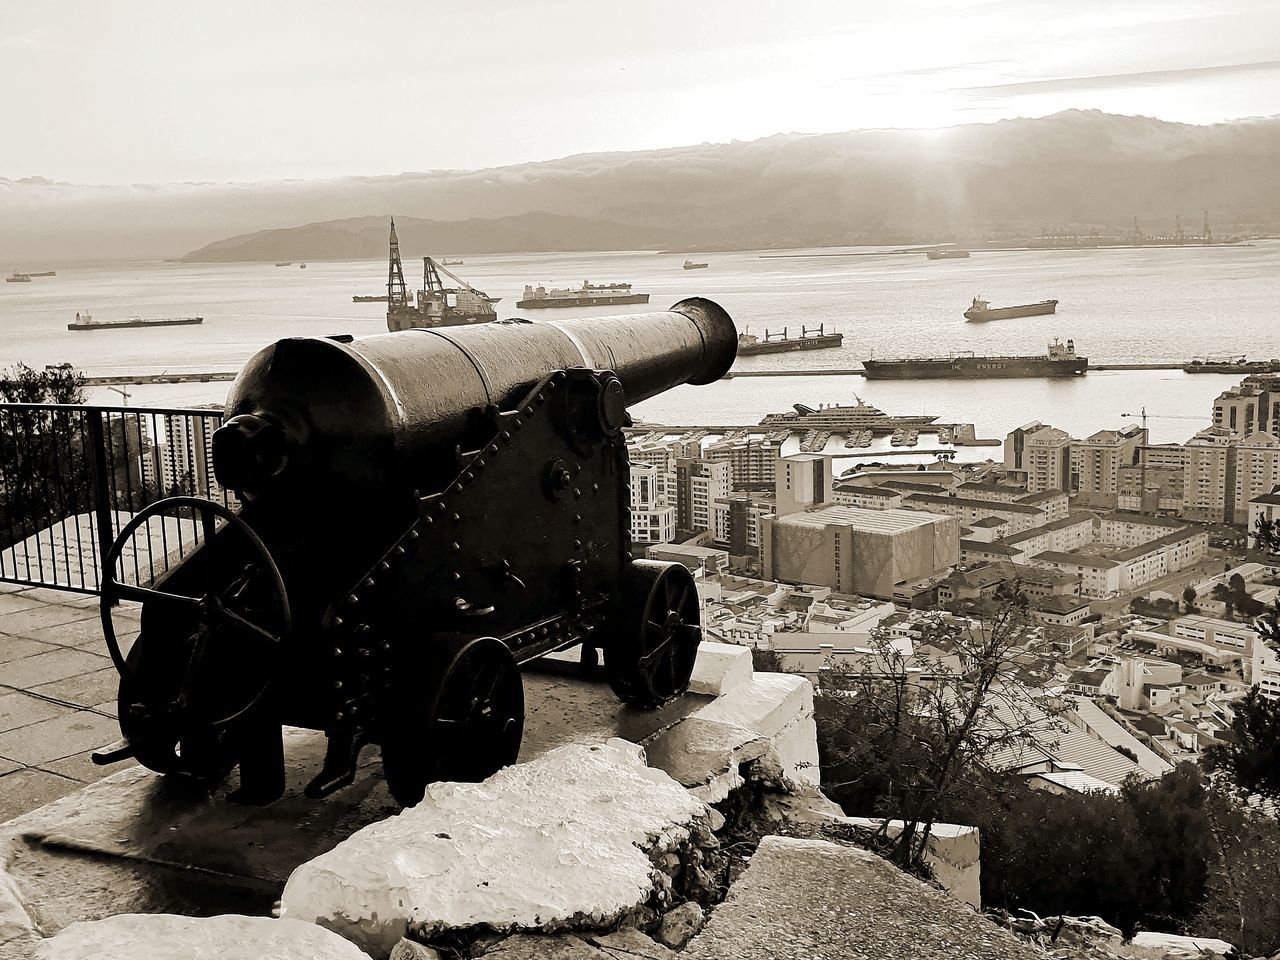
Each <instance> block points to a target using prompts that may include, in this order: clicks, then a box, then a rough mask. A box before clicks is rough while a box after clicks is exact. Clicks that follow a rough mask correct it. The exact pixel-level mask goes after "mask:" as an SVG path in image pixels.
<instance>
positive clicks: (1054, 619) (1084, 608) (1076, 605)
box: [1030, 594, 1090, 627]
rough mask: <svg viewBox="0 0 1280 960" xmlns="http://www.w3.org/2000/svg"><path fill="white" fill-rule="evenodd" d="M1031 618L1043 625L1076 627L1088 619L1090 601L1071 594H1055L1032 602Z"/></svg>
mask: <svg viewBox="0 0 1280 960" xmlns="http://www.w3.org/2000/svg"><path fill="white" fill-rule="evenodd" d="M1030 607H1031V616H1032V618H1034V619H1036V620H1039V621H1040V622H1041V623H1051V624H1054V625H1055V626H1065V627H1074V626H1075V625H1076V624H1078V623H1081V622H1082V621H1084V620H1086V619H1088V617H1089V613H1090V611H1089V601H1088V600H1087V599H1085V598H1084V597H1079V596H1074V595H1071V594H1054V595H1053V596H1048V597H1037V598H1036V599H1034V600H1032V601H1031V604H1030Z"/></svg>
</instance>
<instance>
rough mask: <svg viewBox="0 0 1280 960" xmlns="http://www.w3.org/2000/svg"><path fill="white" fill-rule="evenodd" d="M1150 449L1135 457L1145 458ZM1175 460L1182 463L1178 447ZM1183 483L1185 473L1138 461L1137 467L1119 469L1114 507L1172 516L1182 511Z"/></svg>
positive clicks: (1175, 468)
mask: <svg viewBox="0 0 1280 960" xmlns="http://www.w3.org/2000/svg"><path fill="white" fill-rule="evenodd" d="M1150 449H1152V448H1151V447H1143V448H1142V450H1141V451H1140V452H1139V454H1138V456H1139V458H1140V461H1141V460H1142V459H1145V457H1146V454H1147V451H1148V450H1150ZM1178 458H1179V460H1180V461H1181V460H1183V459H1184V456H1183V448H1182V447H1178ZM1185 483H1186V471H1185V469H1184V468H1183V466H1182V465H1181V464H1179V466H1177V467H1156V466H1152V465H1150V464H1148V463H1142V462H1139V464H1138V465H1137V466H1130V467H1121V468H1120V488H1119V491H1118V494H1117V498H1116V505H1117V506H1118V507H1119V508H1120V509H1121V510H1131V511H1136V512H1139V513H1148V514H1156V513H1159V514H1174V513H1181V512H1182V494H1183V487H1184V485H1185Z"/></svg>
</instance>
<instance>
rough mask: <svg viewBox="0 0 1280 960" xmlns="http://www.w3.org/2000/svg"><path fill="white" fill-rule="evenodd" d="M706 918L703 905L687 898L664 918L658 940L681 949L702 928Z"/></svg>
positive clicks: (659, 926)
mask: <svg viewBox="0 0 1280 960" xmlns="http://www.w3.org/2000/svg"><path fill="white" fill-rule="evenodd" d="M704 919H705V917H704V916H703V913H702V907H700V906H698V904H696V903H694V902H693V901H692V900H687V901H685V902H684V903H682V904H680V906H678V907H676V908H675V909H674V910H672V911H670V912H669V913H667V915H666V916H664V917H663V918H662V922H661V923H660V924H658V932H657V939H658V942H659V943H662V944H664V945H666V946H668V947H670V948H671V949H673V950H679V949H680V948H681V947H683V946H684V945H685V944H686V943H688V942H689V941H690V940H692V939H693V938H694V936H695V935H696V934H697V933H698V931H699V930H701V929H702V923H703V920H704Z"/></svg>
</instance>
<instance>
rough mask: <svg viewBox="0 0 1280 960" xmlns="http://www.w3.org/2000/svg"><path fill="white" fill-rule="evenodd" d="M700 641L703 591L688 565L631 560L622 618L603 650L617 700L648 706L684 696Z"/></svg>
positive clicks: (624, 585) (656, 705) (624, 590)
mask: <svg viewBox="0 0 1280 960" xmlns="http://www.w3.org/2000/svg"><path fill="white" fill-rule="evenodd" d="M701 640H702V630H701V628H700V627H699V617H698V591H697V587H696V586H695V585H694V582H693V574H691V573H690V572H689V570H688V568H686V567H684V566H683V565H681V564H678V563H659V562H657V561H653V560H634V561H632V563H631V567H630V569H629V570H628V571H627V576H626V580H625V582H624V584H623V610H622V617H621V620H620V623H619V624H618V629H617V630H616V631H615V635H614V636H613V637H611V638H609V643H608V645H607V646H606V647H605V653H604V661H605V667H606V668H607V670H608V674H609V685H610V686H612V687H613V692H614V693H616V694H617V695H618V698H619V699H621V700H623V701H625V702H626V703H629V704H631V705H632V706H636V707H640V708H642V709H646V710H649V709H653V708H654V707H658V706H661V705H662V704H664V703H666V702H667V701H668V700H672V699H674V698H675V697H678V696H680V695H681V694H682V693H684V692H685V691H686V690H687V689H688V688H689V678H690V677H691V676H692V675H693V662H694V660H695V659H697V656H698V643H699V642H700V641H701Z"/></svg>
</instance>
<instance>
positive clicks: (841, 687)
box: [815, 585, 1056, 869]
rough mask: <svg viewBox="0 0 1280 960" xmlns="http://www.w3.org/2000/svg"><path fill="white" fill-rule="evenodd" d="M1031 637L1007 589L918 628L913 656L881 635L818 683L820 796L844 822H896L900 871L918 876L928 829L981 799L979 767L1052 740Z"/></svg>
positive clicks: (1041, 662)
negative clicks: (851, 817) (970, 611)
mask: <svg viewBox="0 0 1280 960" xmlns="http://www.w3.org/2000/svg"><path fill="white" fill-rule="evenodd" d="M1032 625H1033V622H1032V620H1031V618H1030V615H1029V613H1028V610H1027V605H1026V601H1025V598H1024V597H1022V596H1021V595H1020V594H1018V593H1017V590H1016V585H1014V586H1013V587H1011V588H1006V589H1004V590H1002V591H1000V592H998V594H997V596H996V598H994V600H993V601H992V602H990V603H989V604H987V605H986V606H985V607H984V609H983V615H982V616H981V617H980V618H976V619H969V620H964V621H961V620H958V619H957V618H954V617H948V616H946V615H937V616H934V617H930V618H928V619H926V621H925V622H924V635H923V637H922V638H921V641H920V642H919V645H918V647H917V648H916V650H908V649H904V647H903V645H902V644H901V643H900V642H898V641H895V640H894V639H893V638H891V637H888V636H887V635H885V634H883V633H878V634H875V635H873V643H872V652H871V653H870V654H869V655H868V656H866V657H864V658H862V659H861V661H860V662H859V663H857V664H856V665H853V666H850V665H847V664H844V663H832V664H831V665H830V669H828V670H826V671H824V673H823V676H822V678H821V682H820V685H819V696H818V706H817V709H816V711H815V712H816V716H817V720H818V726H819V754H820V760H821V766H822V781H823V787H824V788H825V789H826V790H827V791H828V793H829V794H830V795H831V796H832V798H833V799H835V800H836V801H837V802H838V803H840V804H841V806H842V807H844V809H845V810H846V811H847V812H852V813H870V812H874V813H877V814H879V815H881V816H884V817H887V818H893V819H899V820H902V821H903V829H902V831H901V832H900V833H899V835H898V837H897V838H896V839H895V841H894V847H893V854H892V856H893V859H894V860H895V861H896V862H898V863H899V864H900V865H902V866H904V867H908V868H912V869H917V868H919V867H920V866H921V864H922V863H923V859H924V854H925V851H926V848H927V845H928V841H929V836H930V832H931V830H932V827H933V824H934V823H935V822H936V821H937V819H938V817H939V814H940V813H941V811H942V810H944V809H945V808H946V807H947V806H948V805H949V804H950V803H951V802H952V801H953V800H954V798H955V797H956V796H957V795H959V794H963V793H966V792H968V791H970V790H973V789H980V788H981V785H982V783H983V781H984V776H983V774H982V773H981V765H982V763H983V762H984V761H987V760H989V759H990V758H991V757H992V756H995V755H998V754H1000V753H1002V752H1005V751H1011V750H1014V749H1016V748H1017V747H1018V746H1020V745H1022V744H1025V743H1026V742H1028V741H1030V740H1032V739H1034V738H1035V737H1036V736H1037V735H1041V736H1044V735H1046V733H1047V732H1048V731H1046V729H1045V725H1046V722H1047V721H1048V720H1049V718H1050V716H1051V715H1052V714H1053V713H1055V712H1056V708H1054V707H1053V706H1052V705H1051V704H1050V703H1049V701H1048V699H1047V698H1046V697H1045V696H1044V695H1043V693H1042V691H1040V690H1039V688H1038V686H1037V683H1036V681H1038V680H1043V679H1044V678H1045V677H1047V675H1048V674H1049V672H1050V671H1049V668H1048V664H1047V663H1046V660H1047V657H1046V655H1045V654H1044V653H1043V651H1042V649H1041V648H1039V647H1037V646H1036V645H1035V644H1033V643H1032V640H1031V634H1030V630H1031V627H1032ZM926 650H927V651H932V652H928V653H925V652H921V651H926ZM1018 676H1024V677H1027V678H1028V679H1029V680H1030V682H1029V683H1025V684H1024V683H1023V682H1020V681H1019V680H1018V679H1015V677H1018Z"/></svg>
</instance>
